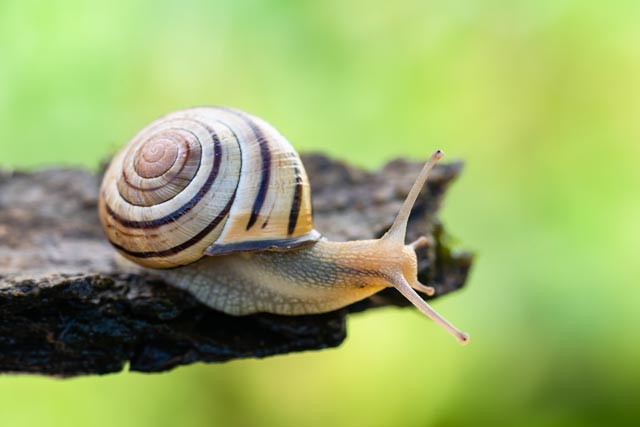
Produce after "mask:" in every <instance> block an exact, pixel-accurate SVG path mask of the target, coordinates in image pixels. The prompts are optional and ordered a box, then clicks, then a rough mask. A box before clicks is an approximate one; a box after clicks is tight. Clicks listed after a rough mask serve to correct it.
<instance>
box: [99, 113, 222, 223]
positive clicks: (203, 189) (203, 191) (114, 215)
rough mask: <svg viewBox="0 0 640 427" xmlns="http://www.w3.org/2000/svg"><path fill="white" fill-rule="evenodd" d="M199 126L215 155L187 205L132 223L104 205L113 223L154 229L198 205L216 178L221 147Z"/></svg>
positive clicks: (214, 135) (174, 219)
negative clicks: (153, 217)
mask: <svg viewBox="0 0 640 427" xmlns="http://www.w3.org/2000/svg"><path fill="white" fill-rule="evenodd" d="M200 124H201V125H202V126H204V127H205V128H206V129H207V130H208V131H209V133H210V135H211V138H212V139H213V142H214V153H215V159H214V162H213V167H212V168H211V172H210V173H209V177H208V178H207V181H206V182H205V183H204V185H203V186H202V187H200V190H198V192H197V193H196V194H195V195H194V196H193V197H192V198H191V199H190V200H189V201H188V202H187V203H185V204H184V205H182V206H181V207H180V208H179V209H177V210H175V211H173V212H171V213H170V214H168V215H165V216H163V217H162V218H158V219H154V220H151V221H132V220H129V219H126V218H123V217H121V216H120V215H118V214H117V213H116V212H115V211H114V210H113V209H111V206H109V205H108V204H106V203H105V207H106V210H107V213H108V214H109V216H111V217H112V218H113V219H114V221H116V222H118V223H119V224H121V225H123V226H125V227H128V228H141V229H145V228H156V227H160V226H162V225H165V224H167V223H169V222H173V221H176V220H177V219H178V218H180V217H181V216H183V215H185V214H186V213H187V212H189V211H190V210H191V209H193V207H194V206H195V205H197V204H198V202H199V201H200V199H202V196H204V194H206V193H207V192H208V191H209V190H210V189H211V186H212V185H213V183H214V182H215V180H216V177H217V176H218V172H219V169H220V164H221V162H222V145H221V144H220V140H219V139H218V135H217V134H216V133H215V131H214V130H213V129H211V128H209V127H208V126H206V125H204V124H203V123H200ZM234 197H235V191H234ZM232 200H233V198H232Z"/></svg>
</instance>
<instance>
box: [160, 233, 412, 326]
mask: <svg viewBox="0 0 640 427" xmlns="http://www.w3.org/2000/svg"><path fill="white" fill-rule="evenodd" d="M385 246H386V247H385ZM390 246H391V245H389V244H388V243H386V242H384V241H381V240H360V241H352V242H331V241H328V240H321V241H319V242H317V243H314V244H311V245H307V246H305V247H301V248H298V249H296V250H291V251H286V252H282V251H265V252H254V253H250V252H248V253H240V254H233V255H227V256H223V257H205V258H203V259H201V260H200V261H197V262H195V263H193V264H190V265H188V266H185V267H181V268H179V269H172V270H166V271H165V272H163V278H164V280H166V281H167V282H169V283H171V284H172V285H174V286H177V287H179V288H183V289H186V290H188V291H189V292H191V293H192V294H193V295H194V296H196V298H198V299H199V300H200V301H202V302H204V303H205V304H207V305H208V306H210V307H213V308H215V309H217V310H220V311H224V312H225V313H228V314H233V315H244V314H251V313H259V312H268V313H275V314H284V315H299V314H311V313H324V312H328V311H332V310H336V309H338V308H341V307H344V306H346V305H349V304H352V303H354V302H356V301H360V300H362V299H364V298H367V297H369V296H370V295H372V294H374V293H376V292H378V291H380V290H382V289H384V288H387V287H390V286H393V280H392V277H393V275H394V274H397V272H398V266H402V273H403V275H406V276H407V277H412V276H413V277H415V276H416V274H417V263H416V254H415V251H414V250H413V248H411V247H409V246H405V247H403V248H401V250H399V251H398V250H397V249H398V248H395V247H390Z"/></svg>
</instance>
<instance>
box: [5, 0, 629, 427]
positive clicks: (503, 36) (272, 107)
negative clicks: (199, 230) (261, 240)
mask: <svg viewBox="0 0 640 427" xmlns="http://www.w3.org/2000/svg"><path fill="white" fill-rule="evenodd" d="M203 104H224V105H229V106H235V107H238V108H241V109H245V110H247V111H249V112H252V113H254V114H257V115H259V116H262V117H264V118H265V119H267V120H269V121H270V122H271V123H273V124H274V125H275V126H276V127H277V128H279V129H280V130H281V131H282V132H283V133H284V134H285V135H286V136H287V137H288V138H289V139H290V140H291V141H292V142H293V144H294V145H295V146H296V147H297V148H298V149H299V150H300V151H305V150H306V151H309V150H320V151H323V152H326V153H329V154H331V155H333V156H336V157H339V158H342V159H345V160H347V161H349V162H353V163H356V164H359V165H361V166H363V167H367V168H376V167H379V166H381V165H382V164H383V163H384V162H386V161H387V160H389V159H392V158H394V157H398V156H402V157H409V158H413V159H424V158H426V156H427V155H428V153H430V152H431V151H432V150H433V149H434V148H438V147H439V148H442V149H444V151H445V152H446V153H447V154H448V158H449V159H454V158H460V159H464V160H465V161H466V162H467V168H466V170H465V173H464V174H463V176H462V178H461V179H460V180H459V181H458V182H457V183H456V184H455V186H454V187H452V189H451V192H450V195H449V198H448V199H447V201H446V207H445V209H444V211H443V214H442V218H443V220H444V222H445V224H446V225H447V226H448V228H449V230H450V231H452V232H453V233H454V235H455V236H456V237H457V238H458V240H459V242H460V247H461V248H468V249H472V250H474V251H475V252H476V253H477V259H476V264H475V267H474V269H473V271H472V275H471V279H470V281H469V283H468V286H467V288H466V289H465V290H463V291H461V292H459V293H457V294H455V295H452V296H449V297H445V298H443V300H441V301H438V302H436V303H435V306H436V308H437V309H438V310H439V311H440V312H442V313H443V314H444V315H445V316H447V317H448V318H449V319H451V320H452V321H453V322H454V323H456V324H457V325H458V326H460V327H461V328H463V329H465V330H468V331H469V332H470V333H471V336H472V340H471V343H470V345H468V346H466V347H460V346H458V345H457V344H456V342H455V341H454V340H453V339H451V337H449V336H447V335H446V334H445V333H444V332H443V331H442V330H441V329H440V328H437V327H436V326H435V325H433V324H431V323H430V322H429V321H427V320H426V319H424V317H423V316H421V315H420V314H419V313H418V312H417V311H416V310H412V309H405V310H401V309H393V308H389V309H384V310H377V311H372V312H370V313H365V314H360V315H356V316H353V317H352V318H351V319H350V321H349V337H348V339H347V340H346V342H345V343H344V345H342V346H341V347H340V348H338V349H332V350H326V351H321V352H315V353H304V354H296V355H289V356H282V357H273V358H270V359H266V360H259V361H256V360H246V361H234V362H231V363H225V364H220V365H201V364H200V365H194V366H190V367H183V368H179V369H177V370H175V371H173V372H170V373H165V374H157V375H144V374H131V373H122V374H117V375H109V376H105V377H101V378H100V377H93V378H77V379H71V380H57V379H47V378H38V377H19V376H2V377H0V419H1V420H2V421H1V422H2V425H6V426H34V425H41V426H49V425H52V426H76V425H77V426H89V425H91V426H121V427H125V426H147V425H149V426H151V425H153V426H176V425H181V426H213V425H278V426H288V425H291V426H300V425H305V426H306V425H310V426H326V425H335V426H338V425H366V426H390V425H394V426H398V425H407V426H414V425H415V426H463V425H478V426H479V425H492V426H500V425H505V426H513V425H518V426H570V425H575V426H590V425H593V426H599V425H635V423H636V422H637V420H638V419H640V404H639V401H640V363H639V362H640V333H639V330H638V324H639V321H640V315H639V314H638V312H639V311H640V309H639V305H640V281H639V279H640V262H639V261H638V257H639V256H640V243H639V241H640V197H639V196H640V172H639V171H640V169H639V167H638V163H639V160H640V2H638V1H635V0H629V1H624V0H620V1H617V0H609V1H607V2H602V1H585V0H530V1H511V2H503V1H497V0H495V1H491V0H488V1H481V0H476V1H473V0H453V1H450V0H448V1H444V0H443V1H428V2H427V1H420V0H413V1H411V0H410V1H406V0H399V1H393V2H389V1H377V0H375V1H374V0H347V1H345V0H340V1H338V0H329V1H322V2H318V1H315V2H302V1H293V0H292V1H276V0H254V1H237V0H226V1H217V2H210V1H207V0H201V1H163V0H154V1H138V2H131V1H127V0H111V1H108V2H97V1H79V0H66V1H64V2H46V1H20V0H3V1H1V2H0V165H1V166H2V167H5V168H7V167H8V168H34V167H43V166H47V165H73V166H83V167H88V168H97V166H98V164H99V162H100V161H101V160H102V159H104V158H105V157H107V156H108V155H109V154H110V153H112V152H113V151H114V150H115V149H116V148H118V147H120V146H121V145H122V144H124V143H125V142H126V141H127V140H128V139H129V138H130V137H131V136H132V135H133V134H134V133H135V132H136V131H137V130H138V129H140V128H141V127H142V126H144V125H145V124H146V123H147V122H149V121H151V120H152V119H155V118H156V117H158V116H160V115H162V114H164V113H166V112H168V111H171V110H176V109H179V108H182V107H187V106H193V105H203Z"/></svg>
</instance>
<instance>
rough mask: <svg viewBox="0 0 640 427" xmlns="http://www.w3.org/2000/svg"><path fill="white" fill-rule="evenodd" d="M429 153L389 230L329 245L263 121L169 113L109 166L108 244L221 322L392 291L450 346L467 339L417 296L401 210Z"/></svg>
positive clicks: (216, 111)
mask: <svg viewBox="0 0 640 427" xmlns="http://www.w3.org/2000/svg"><path fill="white" fill-rule="evenodd" d="M442 155H443V154H442V152H441V151H440V150H437V151H435V152H434V153H433V154H432V156H431V157H430V159H429V161H428V162H427V163H426V164H425V166H424V168H423V169H422V171H421V173H420V175H419V177H418V178H417V180H416V182H415V184H414V185H413V187H412V188H411V191H410V192H409V195H408V196H407V198H406V200H405V201H404V204H403V205H402V207H401V209H400V212H399V213H398V216H397V217H396V219H395V221H394V222H393V225H392V226H391V228H390V229H389V231H388V232H387V233H386V234H385V235H384V236H383V237H381V238H380V239H377V240H359V241H349V242H332V241H329V240H326V239H324V238H323V237H322V236H321V235H320V233H319V232H317V231H316V230H315V229H314V228H313V218H312V209H311V195H310V187H309V182H308V178H307V175H306V172H305V169H304V166H303V164H302V161H301V160H300V158H299V156H298V154H297V153H296V152H295V150H294V149H293V147H292V146H291V144H290V143H289V142H288V141H287V140H286V139H285V138H284V137H283V136H282V135H281V134H280V133H279V132H278V131H277V130H276V129H275V128H274V127H272V126H271V125H270V124H268V123H267V122H265V121H264V120H262V119H260V118H258V117H255V116H253V115H250V114H247V113H245V112H242V111H240V110H236V109H231V108H227V107H198V108H191V109H186V110H181V111H176V112H173V113H170V114H168V115H166V116H165V117H163V118H161V119H159V120H156V121H154V122H153V123H151V124H149V125H148V126H147V127H145V128H144V129H143V130H141V131H140V132H139V133H138V134H137V135H136V136H135V137H134V138H133V139H132V140H131V141H130V142H129V144H128V145H127V146H126V147H124V148H123V149H122V150H121V151H120V152H119V153H118V154H117V155H116V156H115V157H114V159H113V161H112V162H111V164H110V165H109V167H108V169H107V171H106V173H105V176H104V179H103V182H102V185H101V188H100V197H99V215H100V221H101V223H102V226H103V228H104V230H105V232H106V235H107V237H108V239H109V241H110V243H111V244H112V245H113V247H114V248H115V249H116V250H117V251H118V252H119V253H120V254H122V255H123V256H124V257H125V258H128V259H129V260H131V261H134V262H135V263H138V264H140V265H142V266H144V267H148V268H152V269H163V271H162V277H163V279H164V280H165V281H166V282H168V283H169V284H171V285H173V286H176V287H178V288H182V289H185V290H187V291H188V292H190V293H191V294H192V295H194V296H195V297H196V298H197V299H198V300H200V301H201V302H203V303H204V304H206V305H208V306H209V307H212V308H214V309H216V310H220V311H223V312H225V313H227V314H231V315H246V314H251V313H258V312H267V313H274V314H281V315H303V314H314V313H323V312H328V311H332V310H336V309H339V308H341V307H345V306H347V305H349V304H352V303H354V302H356V301H359V300H362V299H364V298H367V297H369V296H371V295H373V294H375V293H376V292H378V291H380V290H382V289H385V288H388V287H395V288H396V289H397V290H398V291H400V293H401V294H402V295H404V297H406V298H407V299H408V300H409V301H410V302H411V303H412V304H413V305H415V306H416V307H417V308H418V309H419V310H420V311H422V312H423V313H424V314H426V315H427V316H428V317H430V318H431V319H432V320H434V321H435V322H436V323H438V324H439V325H441V326H442V327H444V328H445V329H446V330H447V331H448V332H449V333H451V334H452V335H453V336H454V337H455V338H456V339H457V340H458V341H459V342H461V343H465V342H466V341H467V339H468V336H467V334H465V333H464V332H461V331H459V330H458V329H456V328H455V327H454V326H453V325H452V324H450V323H449V322H448V321H447V320H445V319H444V318H443V317H442V316H440V315H439V314H438V313H436V312H435V311H434V310H433V309H432V308H431V307H430V306H429V305H428V304H427V303H426V302H425V301H424V300H423V299H422V297H420V295H418V293H417V292H416V291H419V292H422V293H425V294H427V295H433V294H434V292H435V290H434V288H433V287H430V286H425V285H423V284H421V283H419V282H418V279H417V261H416V252H415V251H416V249H417V248H419V247H422V246H425V245H426V244H427V242H428V240H427V239H426V237H421V238H420V239H418V240H416V241H414V242H413V243H410V244H408V245H405V243H404V240H405V231H406V227H407V221H408V219H409V214H410V212H411V208H412V207H413V204H414V203H415V201H416V198H417V197H418V194H419V192H420V189H421V188H422V186H423V185H424V183H425V181H426V179H427V175H428V173H429V171H430V170H431V169H432V168H433V166H434V165H435V163H436V162H437V161H438V160H439V159H440V158H441V157H442Z"/></svg>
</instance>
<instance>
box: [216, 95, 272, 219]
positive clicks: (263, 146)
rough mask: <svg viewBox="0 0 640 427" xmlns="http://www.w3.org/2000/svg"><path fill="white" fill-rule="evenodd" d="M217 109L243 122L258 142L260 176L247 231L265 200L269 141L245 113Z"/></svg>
mask: <svg viewBox="0 0 640 427" xmlns="http://www.w3.org/2000/svg"><path fill="white" fill-rule="evenodd" d="M218 108H219V109H221V110H224V111H226V112H228V113H231V114H233V115H235V116H237V117H239V118H240V119H241V120H242V121H243V122H245V123H246V124H247V126H249V128H250V129H251V131H252V132H253V134H254V136H255V137H256V141H257V142H258V144H260V154H261V156H262V171H261V172H262V176H261V177H260V187H259V188H258V194H257V195H256V200H255V201H254V202H253V208H252V209H251V216H250V217H249V222H248V223H247V228H246V229H247V230H249V229H250V228H251V227H253V225H254V224H255V223H256V221H257V220H258V215H260V210H261V209H262V205H263V204H264V201H265V198H266V197H267V190H268V189H269V178H270V176H271V151H270V150H269V140H268V139H267V138H266V136H265V134H264V133H263V132H262V129H260V127H259V126H258V125H256V124H255V123H254V121H253V120H252V119H251V117H249V116H247V115H246V114H245V113H243V112H241V111H238V110H234V109H232V108H227V107H218Z"/></svg>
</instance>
